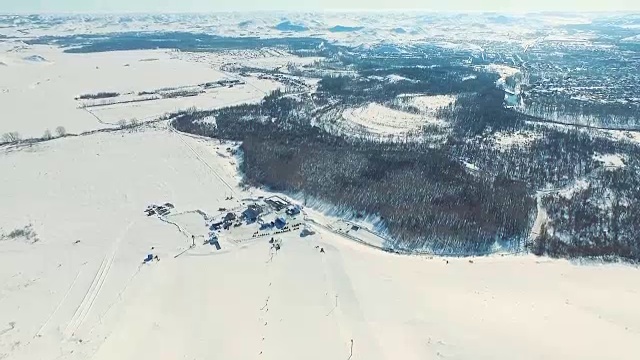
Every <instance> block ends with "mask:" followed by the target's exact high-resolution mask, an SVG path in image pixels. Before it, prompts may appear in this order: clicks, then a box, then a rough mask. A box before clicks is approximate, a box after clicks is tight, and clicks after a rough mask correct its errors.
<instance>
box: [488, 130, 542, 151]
mask: <svg viewBox="0 0 640 360" xmlns="http://www.w3.org/2000/svg"><path fill="white" fill-rule="evenodd" d="M541 136H542V135H541V134H540V133H536V132H532V131H516V132H497V133H495V134H493V140H494V141H495V143H496V146H497V147H498V148H499V149H501V150H507V149H510V148H512V147H523V146H528V145H530V144H532V143H533V142H535V141H536V140H538V139H540V137H541Z"/></svg>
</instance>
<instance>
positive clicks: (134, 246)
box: [0, 17, 640, 360]
mask: <svg viewBox="0 0 640 360" xmlns="http://www.w3.org/2000/svg"><path fill="white" fill-rule="evenodd" d="M345 20H346V17H345V18H338V19H337V20H335V21H334V23H335V24H342V25H345V24H348V23H347V22H346V21H345ZM327 23H329V22H328V21H327ZM334 23H332V24H334ZM356 23H357V22H356ZM256 24H257V25H253V26H263V27H267V26H268V24H267V23H264V22H263V23H261V22H260V21H257V22H256ZM265 24H267V25H265ZM75 26H77V27H80V30H82V28H81V27H82V26H88V25H84V24H83V23H82V22H80V23H78V24H76V25H75ZM91 26H94V25H91ZM118 26H121V25H118ZM131 26H133V25H131ZM185 26H187V24H185ZM323 26H324V25H323ZM149 28H153V26H150V27H149ZM61 30H64V31H75V30H78V29H77V28H74V25H70V24H67V27H66V28H65V29H61ZM107 30H109V27H107ZM32 31H33V32H36V33H37V32H38V31H39V30H38V29H37V28H35V29H33V30H32ZM105 31H106V30H105ZM252 31H253V30H252ZM339 36H343V37H344V38H348V37H349V36H353V37H354V38H356V37H357V36H358V35H355V34H354V35H336V37H339ZM5 45H6V43H4V45H2V46H5ZM6 50H14V51H10V52H7V51H6ZM0 55H1V57H0V62H2V63H4V64H5V65H4V66H0V79H1V82H0V88H1V90H2V91H1V92H0V109H2V121H0V133H4V132H8V131H18V132H20V133H21V134H23V136H40V135H42V133H43V132H44V130H46V129H51V130H53V129H54V128H55V127H56V126H59V125H62V126H65V127H66V128H67V131H68V132H73V133H79V132H82V131H86V130H94V129H101V128H105V127H113V126H112V125H110V124H107V123H104V124H103V123H99V122H98V121H97V119H96V118H95V117H93V116H92V115H91V114H90V113H88V112H86V111H84V110H82V109H78V102H77V101H76V100H74V98H75V97H76V96H77V95H79V94H83V93H90V92H98V91H117V92H132V91H141V90H149V89H157V88H162V87H177V86H186V85H194V84H198V83H202V82H206V81H214V80H217V79H221V78H226V77H227V76H228V74H226V73H225V72H224V71H223V70H222V69H221V67H222V66H223V65H225V64H229V63H234V62H236V59H237V58H230V59H228V58H224V57H222V58H212V56H210V55H207V56H201V54H175V53H171V52H161V51H144V52H138V51H133V52H114V53H102V54H83V55H71V54H63V53H62V52H61V51H60V50H59V49H55V48H49V47H42V46H34V47H26V46H20V47H19V48H17V49H16V48H13V47H12V48H3V52H2V53H1V54H0ZM272 55H273V57H272V58H271V59H270V60H255V61H256V63H255V65H259V66H264V67H270V66H272V65H276V66H285V65H286V64H287V63H288V62H290V61H297V60H296V59H292V58H290V57H288V56H283V57H284V58H286V59H287V60H283V59H280V58H278V56H275V54H272ZM281 55H282V54H281ZM40 57H41V58H42V59H43V60H44V61H33V60H36V59H39V58H40ZM197 57H200V59H203V60H202V61H194V58H197ZM25 58H28V59H29V60H25ZM42 59H40V60H42ZM251 61H254V60H251ZM299 61H300V63H304V62H305V61H307V60H299ZM261 62H262V63H261ZM127 64H128V65H129V66H125V65H127ZM246 81H247V84H246V85H245V86H237V87H233V88H225V89H224V90H222V89H221V90H220V94H219V95H218V96H211V95H209V94H207V95H206V96H210V97H211V98H206V99H204V98H201V97H200V96H198V97H194V98H189V99H188V100H187V99H180V100H177V101H174V100H172V99H167V100H163V102H161V103H164V102H166V103H167V104H171V105H167V108H169V107H172V106H174V105H175V106H179V107H182V106H185V107H186V106H192V105H194V104H193V103H189V101H191V99H197V100H196V101H197V103H195V105H198V106H202V107H217V106H223V105H225V104H229V103H234V102H242V101H258V100H259V99H260V98H261V96H263V95H264V92H266V91H268V90H269V89H273V88H274V87H276V86H278V84H277V83H274V82H265V83H261V82H259V81H257V79H253V78H248V79H246ZM250 89H253V90H250ZM254 90H255V91H254ZM223 100H224V101H223ZM200 101H202V102H203V103H199V102H200ZM174 102H175V104H174ZM153 104H154V103H153V102H143V103H138V104H134V105H126V106H109V107H105V108H93V109H92V110H91V111H92V112H93V111H95V112H96V114H97V115H98V116H101V117H104V118H105V119H109V120H115V119H119V118H129V119H130V118H134V117H135V118H138V119H142V118H144V117H145V116H148V115H149V114H156V113H160V112H162V111H167V108H164V107H161V108H159V109H156V108H154V105H153ZM113 108H115V109H116V110H112V109H113ZM350 116H352V119H353V121H354V122H355V123H358V122H360V123H361V125H362V126H371V125H370V124H373V125H374V127H375V128H374V130H383V131H386V132H396V131H398V132H405V131H407V129H409V130H410V129H416V128H418V127H419V126H421V124H424V121H425V119H427V120H428V117H426V116H424V114H422V115H418V114H409V113H405V112H400V111H397V110H392V109H390V108H386V107H383V106H381V105H371V106H369V107H367V108H363V109H355V110H353V111H352V112H351V115H350ZM389 119H391V120H392V121H391V122H390V120H389ZM504 136H505V137H507V134H504ZM518 139H520V137H518ZM513 143H522V142H521V141H519V140H518V141H511V140H509V141H505V144H507V145H509V146H511V145H512V144H513ZM226 146H227V145H226V144H220V143H219V142H218V141H217V140H206V139H201V138H199V137H195V136H186V135H183V134H179V133H176V132H174V131H171V129H170V128H169V127H168V125H167V124H166V123H164V122H159V123H154V124H147V125H145V126H143V127H140V128H137V129H136V130H135V131H133V130H128V131H125V130H121V131H117V132H97V133H94V134H91V135H84V136H77V137H65V138H59V139H54V140H51V141H46V142H41V143H36V144H32V145H18V146H15V145H11V146H3V147H0V169H2V170H1V176H0V359H12V360H13V359H17V360H31V359H43V360H49V359H50V360H53V359H68V360H76V359H78V360H80V359H98V360H100V359H109V360H111V359H123V360H127V359H141V358H156V359H210V358H215V359H281V360H288V359H322V360H324V359H354V360H355V359H367V360H369V359H371V360H376V359H513V358H514V357H515V358H518V359H556V358H557V359H636V358H637V354H638V353H640V341H639V339H640V313H639V312H638V311H637V304H638V303H640V291H638V290H637V284H638V283H639V282H640V272H639V271H638V269H637V268H635V267H632V266H628V265H576V264H572V263H569V262H566V261H556V260H549V259H544V258H534V257H529V256H519V257H509V256H505V257H501V256H493V257H483V258H477V259H471V261H470V259H466V258H465V259H462V258H460V259H456V258H449V259H445V258H437V257H436V258H434V257H426V256H399V255H394V254H390V253H386V252H382V251H379V250H377V249H374V248H372V247H368V246H364V245H363V244H361V243H358V242H355V241H353V240H352V239H350V238H348V237H344V236H341V235H340V234H339V233H334V232H329V231H328V230H327V229H326V228H325V227H323V226H314V229H315V230H316V231H317V234H316V235H313V236H309V237H305V238H301V237H299V236H298V234H297V233H290V234H288V235H282V236H281V238H282V240H283V247H282V250H281V251H280V252H279V253H278V254H276V255H275V256H273V257H271V255H272V253H271V252H270V248H269V244H268V243H267V239H265V238H258V239H256V240H250V241H246V242H242V243H237V242H233V241H227V239H226V238H225V237H224V236H221V239H220V242H221V246H222V250H221V251H215V250H214V249H213V248H212V247H211V246H209V245H202V242H197V243H196V246H195V247H194V248H192V249H189V246H190V244H191V241H192V240H191V238H190V236H189V234H190V233H192V234H194V235H200V236H204V234H205V233H206V229H201V228H200V227H199V226H200V218H199V217H198V215H194V213H193V212H192V211H193V210H201V211H204V212H206V213H208V214H214V213H217V212H218V211H219V209H220V208H233V207H236V206H241V205H242V202H241V200H238V199H243V198H245V197H249V196H252V193H253V192H254V191H255V190H251V193H247V192H245V191H243V190H241V189H240V188H239V186H238V183H239V180H240V179H239V174H238V173H237V169H236V164H235V163H234V160H233V159H232V158H230V157H228V156H226V155H225V154H224V151H225V148H226ZM221 154H222V155H221ZM231 195H233V199H228V198H229V197H230V196H231ZM164 202H171V203H173V204H174V205H175V206H176V212H178V213H184V212H187V213H186V214H188V215H186V214H183V215H176V216H172V217H168V219H169V221H175V222H176V223H179V224H180V226H181V229H182V230H183V231H185V232H186V234H185V233H182V232H180V231H178V229H177V228H176V227H175V226H174V225H172V224H170V223H166V222H162V221H160V220H159V219H157V218H155V217H147V216H146V215H145V214H144V212H143V210H144V209H145V208H146V207H147V206H148V205H150V204H161V203H164ZM309 214H310V215H309V216H312V217H314V220H315V221H316V222H318V223H322V222H323V221H326V219H325V218H324V217H322V216H317V215H314V212H313V211H309ZM29 225H30V228H31V229H32V230H33V232H35V234H36V235H35V237H27V236H23V235H20V233H19V232H14V230H16V229H22V228H24V227H26V226H29ZM324 225H327V226H328V225H331V224H330V223H326V224H324ZM345 231H346V230H345ZM12 232H13V233H14V235H12V236H8V235H9V234H11V233H12ZM36 239H37V241H36ZM364 241H366V239H365V240H364ZM374 245H375V244H374ZM378 245H379V244H378ZM320 248H322V249H324V253H321V252H320V250H319V249H320ZM185 250H186V251H185ZM149 253H152V254H154V255H158V256H159V258H160V261H154V262H152V263H150V264H144V265H143V264H142V260H143V259H144V258H145V257H146V256H147V254H149ZM178 255H179V256H178ZM176 256H177V257H176Z"/></svg>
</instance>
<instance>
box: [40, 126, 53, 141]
mask: <svg viewBox="0 0 640 360" xmlns="http://www.w3.org/2000/svg"><path fill="white" fill-rule="evenodd" d="M52 138H53V135H51V130H49V129H47V130H45V131H44V134H42V140H51V139H52Z"/></svg>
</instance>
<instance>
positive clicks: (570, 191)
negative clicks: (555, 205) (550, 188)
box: [558, 179, 589, 199]
mask: <svg viewBox="0 0 640 360" xmlns="http://www.w3.org/2000/svg"><path fill="white" fill-rule="evenodd" d="M588 187H589V182H588V181H586V180H583V179H580V180H576V182H575V183H573V184H572V185H570V186H567V187H566V188H564V189H562V190H560V191H559V192H558V194H560V196H562V197H564V198H565V199H571V198H573V195H575V194H577V193H579V192H581V191H583V190H586V189H587V188H588Z"/></svg>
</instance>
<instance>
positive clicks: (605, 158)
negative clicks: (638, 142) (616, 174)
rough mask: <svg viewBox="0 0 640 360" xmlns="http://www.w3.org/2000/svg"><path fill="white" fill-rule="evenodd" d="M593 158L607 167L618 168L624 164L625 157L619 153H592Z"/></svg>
mask: <svg viewBox="0 0 640 360" xmlns="http://www.w3.org/2000/svg"><path fill="white" fill-rule="evenodd" d="M593 160H595V161H598V162H601V163H602V164H603V165H604V166H605V167H606V168H609V169H619V168H623V167H625V166H626V164H625V160H626V159H625V157H624V155H621V154H595V155H593Z"/></svg>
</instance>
